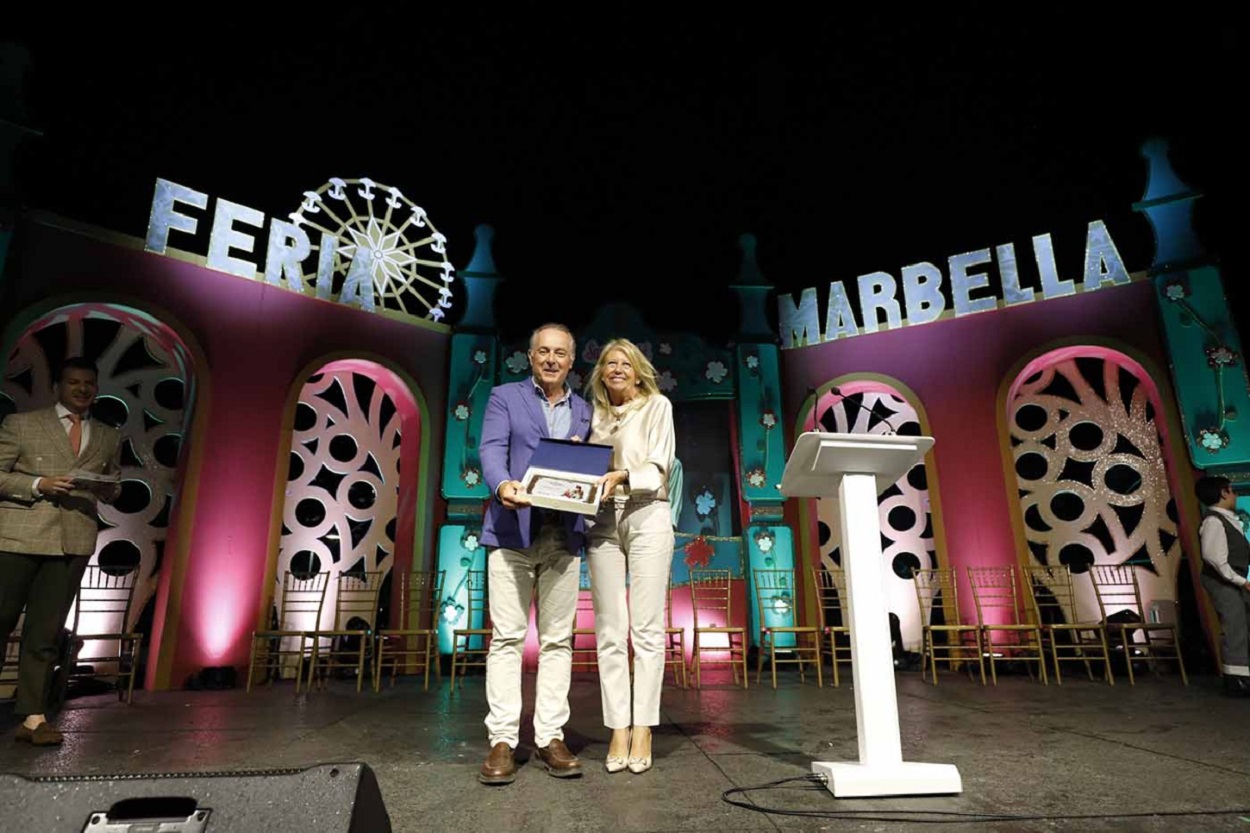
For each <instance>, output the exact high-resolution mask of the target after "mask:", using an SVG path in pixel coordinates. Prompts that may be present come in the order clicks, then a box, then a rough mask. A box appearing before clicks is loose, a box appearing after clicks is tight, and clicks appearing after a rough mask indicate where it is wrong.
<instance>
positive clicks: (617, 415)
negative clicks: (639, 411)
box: [608, 396, 642, 434]
mask: <svg viewBox="0 0 1250 833" xmlns="http://www.w3.org/2000/svg"><path fill="white" fill-rule="evenodd" d="M641 400H642V397H641V396H635V397H633V398H632V399H627V400H625V402H623V403H622V404H620V405H612V404H610V403H609V404H608V416H609V417H611V418H612V424H611V425H610V426H608V431H609V433H612V434H615V433H616V432H617V430H618V429H620V427H621V423H623V422H624V421H625V417H627V416H628V415H629V412H630V411H632V410H633V409H634V406H635V405H637V404H638V402H639V401H641Z"/></svg>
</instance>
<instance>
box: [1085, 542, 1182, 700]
mask: <svg viewBox="0 0 1250 833" xmlns="http://www.w3.org/2000/svg"><path fill="white" fill-rule="evenodd" d="M1089 577H1090V580H1091V581H1092V582H1093V583H1094V595H1095V596H1096V597H1097V599H1098V609H1099V610H1100V611H1101V612H1102V621H1103V624H1104V625H1105V627H1106V629H1107V632H1108V634H1119V636H1120V646H1121V647H1122V649H1123V651H1124V664H1125V666H1126V667H1127V668H1128V682H1129V685H1137V680H1136V679H1135V678H1134V677H1133V660H1134V658H1135V656H1136V657H1137V658H1140V659H1143V660H1145V661H1146V662H1147V664H1149V666H1150V670H1151V671H1153V672H1154V674H1155V676H1156V677H1157V676H1159V660H1160V659H1171V660H1175V661H1176V667H1177V670H1179V671H1180V672H1181V683H1182V684H1183V685H1189V676H1188V675H1187V674H1186V673H1185V660H1184V658H1182V657H1181V638H1180V630H1179V628H1178V627H1177V624H1176V623H1175V622H1152V621H1150V620H1151V618H1152V617H1151V616H1149V615H1148V614H1147V611H1146V608H1145V607H1144V606H1143V605H1142V597H1141V585H1140V583H1139V582H1138V581H1137V570H1136V569H1134V568H1133V566H1132V565H1130V564H1122V565H1110V564H1095V565H1094V566H1092V567H1090V568H1089ZM1124 610H1128V611H1131V612H1132V613H1133V614H1134V615H1135V616H1136V617H1137V619H1138V621H1136V622H1124V621H1112V619H1111V617H1112V616H1113V615H1115V614H1117V613H1119V612H1120V611H1124ZM1137 631H1141V634H1142V641H1141V642H1137V641H1135V637H1134V634H1136V632H1137ZM1161 636H1162V637H1164V638H1160V637H1161Z"/></svg>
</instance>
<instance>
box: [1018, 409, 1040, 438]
mask: <svg viewBox="0 0 1250 833" xmlns="http://www.w3.org/2000/svg"><path fill="white" fill-rule="evenodd" d="M1046 419H1047V417H1046V409H1045V408H1042V407H1041V406H1040V405H1032V404H1027V405H1021V406H1020V407H1019V408H1017V409H1016V425H1017V426H1019V428H1020V430H1021V431H1028V432H1029V433H1032V432H1034V431H1040V430H1041V429H1042V428H1044V427H1046Z"/></svg>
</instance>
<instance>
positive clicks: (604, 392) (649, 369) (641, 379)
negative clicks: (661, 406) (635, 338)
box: [586, 338, 660, 411]
mask: <svg viewBox="0 0 1250 833" xmlns="http://www.w3.org/2000/svg"><path fill="white" fill-rule="evenodd" d="M615 350H619V351H621V352H622V353H624V354H625V358H626V359H627V360H628V361H629V363H630V364H631V365H633V367H634V373H636V374H638V392H639V393H640V394H641V395H642V396H654V395H655V394H658V393H659V392H660V385H659V383H658V382H657V381H656V375H655V365H653V364H651V361H650V360H649V359H648V358H647V357H646V356H644V355H643V353H642V351H641V350H639V349H638V345H636V344H634V343H633V342H632V341H630V340H629V339H627V338H614V339H612V340H611V341H609V342H608V343H607V344H605V345H603V351H602V352H600V353H599V360H598V361H596V362H595V368H594V370H592V371H590V379H589V380H588V381H587V382H586V394H587V396H588V397H589V398H590V400H591V401H592V402H594V405H595V409H596V410H604V411H606V410H607V409H608V408H610V407H612V402H611V400H609V399H608V388H607V386H606V385H605V384H604V383H603V374H604V367H605V365H606V364H607V361H608V354H609V353H612V352H613V351H615Z"/></svg>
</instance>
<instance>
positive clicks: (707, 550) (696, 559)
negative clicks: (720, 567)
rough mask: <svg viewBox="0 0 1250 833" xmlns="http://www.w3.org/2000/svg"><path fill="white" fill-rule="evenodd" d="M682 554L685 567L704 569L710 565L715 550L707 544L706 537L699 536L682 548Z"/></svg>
mask: <svg viewBox="0 0 1250 833" xmlns="http://www.w3.org/2000/svg"><path fill="white" fill-rule="evenodd" d="M682 552H684V553H685V554H686V566H687V567H691V568H693V567H706V566H707V565H709V564H711V563H712V556H713V555H715V554H716V549H715V548H714V547H713V546H712V545H711V544H709V543H708V540H707V538H706V537H704V536H702V535H700V536H699V537H698V538H695V539H693V540H692V541H691V542H690V543H689V544H686V546H684V547H682Z"/></svg>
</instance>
